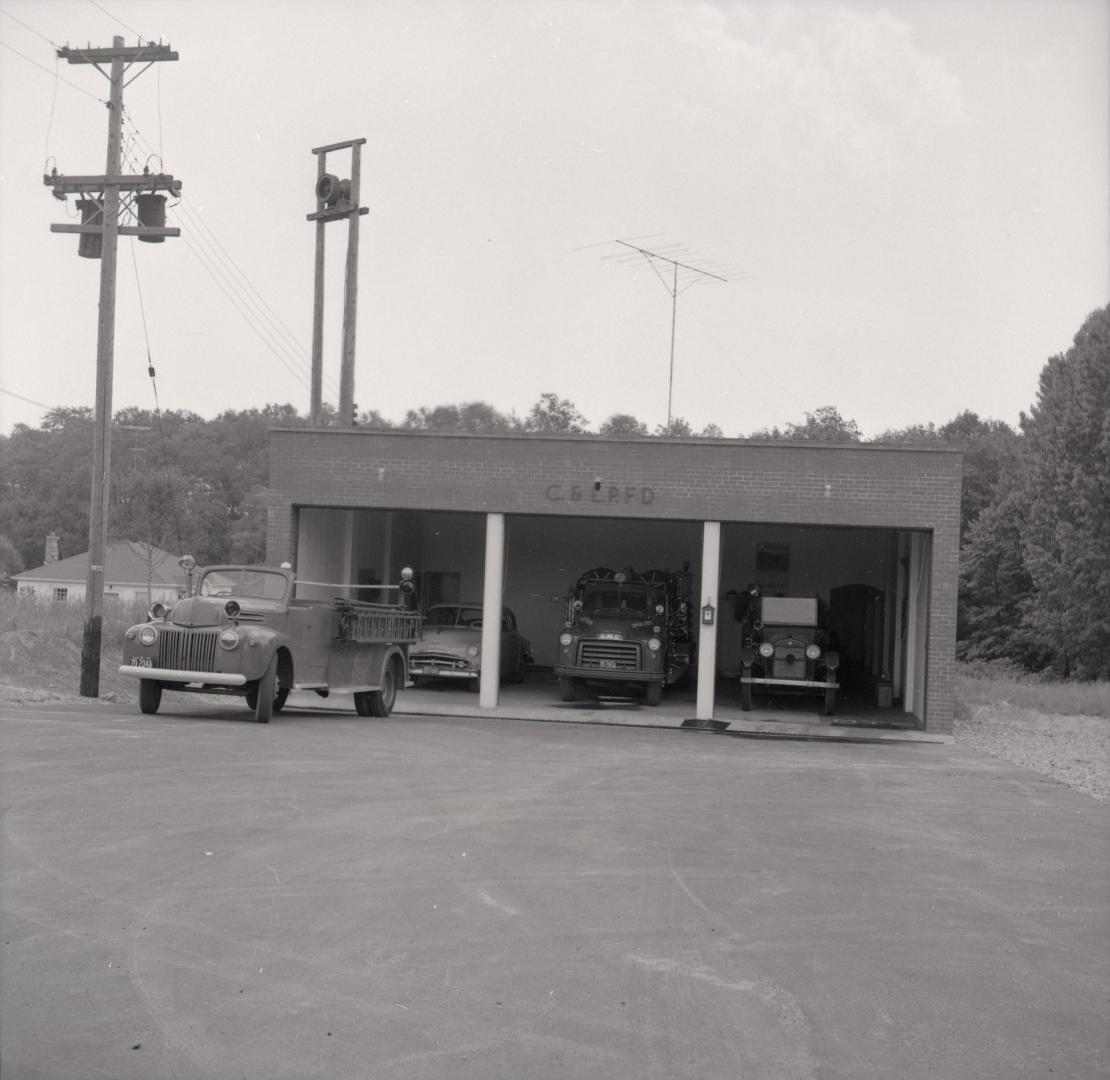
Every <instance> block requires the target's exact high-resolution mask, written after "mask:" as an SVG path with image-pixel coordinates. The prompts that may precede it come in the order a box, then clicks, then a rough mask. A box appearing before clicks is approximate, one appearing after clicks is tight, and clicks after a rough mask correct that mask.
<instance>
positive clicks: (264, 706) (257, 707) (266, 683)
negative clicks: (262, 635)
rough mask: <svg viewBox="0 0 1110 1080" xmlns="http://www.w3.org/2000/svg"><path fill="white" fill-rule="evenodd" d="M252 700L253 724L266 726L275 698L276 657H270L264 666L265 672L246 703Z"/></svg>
mask: <svg viewBox="0 0 1110 1080" xmlns="http://www.w3.org/2000/svg"><path fill="white" fill-rule="evenodd" d="M251 696H253V698H254V719H255V723H258V724H268V723H269V722H270V718H271V717H272V716H273V715H274V703H275V699H276V698H277V656H276V655H274V656H271V657H270V662H269V663H268V664H267V665H266V670H265V672H263V674H262V678H261V679H259V680H258V686H257V687H256V688H255V690H254V691H253V694H252V695H248V697H247V701H248V703H250V698H251Z"/></svg>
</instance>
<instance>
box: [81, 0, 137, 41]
mask: <svg viewBox="0 0 1110 1080" xmlns="http://www.w3.org/2000/svg"><path fill="white" fill-rule="evenodd" d="M89 3H90V4H92V6H93V7H94V8H98V9H99V10H101V11H103V12H104V14H105V15H107V16H108V18H109V19H111V20H112V21H113V22H117V23H119V24H120V26H122V27H123V28H124V30H128V31H130V32H131V33H132V34H134V35H135V37H136V38H137V39H138V42H139V44H140V45H141V44H142V43H143V40H144V39H143V35H142V34H140V33H138V32H137V31H135V30H132V29H131V27H130V26H128V25H127V23H125V22H124V21H123V20H122V19H121V18H119V16H117V15H113V14H112V13H111V12H110V11H109V10H108V9H107V8H106V7H104V6H103V5H101V4H98V3H97V2H96V0H89Z"/></svg>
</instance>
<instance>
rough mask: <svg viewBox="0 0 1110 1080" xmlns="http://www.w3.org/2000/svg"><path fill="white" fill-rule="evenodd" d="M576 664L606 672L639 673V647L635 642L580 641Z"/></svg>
mask: <svg viewBox="0 0 1110 1080" xmlns="http://www.w3.org/2000/svg"><path fill="white" fill-rule="evenodd" d="M578 664H579V666H580V667H592V668H599V669H602V668H603V669H605V670H607V671H611V670H614V669H615V670H617V671H639V670H640V645H639V643H638V642H635V641H582V642H580V643H579V645H578Z"/></svg>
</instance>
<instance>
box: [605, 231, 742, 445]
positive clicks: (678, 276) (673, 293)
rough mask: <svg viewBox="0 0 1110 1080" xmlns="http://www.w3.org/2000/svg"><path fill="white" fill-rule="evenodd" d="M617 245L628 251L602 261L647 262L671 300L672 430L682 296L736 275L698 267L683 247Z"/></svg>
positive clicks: (669, 412) (669, 391) (669, 380)
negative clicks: (703, 284) (676, 354)
mask: <svg viewBox="0 0 1110 1080" xmlns="http://www.w3.org/2000/svg"><path fill="white" fill-rule="evenodd" d="M613 243H614V244H620V245H621V247H623V248H624V249H625V250H624V251H621V252H617V253H616V254H614V255H604V256H602V258H605V259H613V260H615V261H617V262H621V263H626V264H629V263H634V262H639V261H640V260H641V259H644V260H646V261H647V263H648V265H649V266H650V267H651V268H652V270H654V271H655V275H656V277H658V278H659V281H660V282H661V283H662V285H663V288H665V289H666V290H667V293H668V295H669V296H670V298H671V362H670V369H669V372H668V375H667V428H668V429H670V426H671V420H672V408H671V405H672V401H673V399H674V337H675V325H676V324H677V322H678V296H679V293H684V292H685V291H686V290H687V289H689V288H690V287H691V286H693V285H697V284H698V283H699V282H703V281H723V282H727V281H728V278H727V277H725V276H724V275H725V274H727V273H731V272H734V271H731V270H730V269H729V268H727V267H723V268H722V267H718V266H716V265H715V264H713V263H710V264H705V265H702V266H695V265H694V263H693V261H692V256H691V255H690V254H689V253H688V252H687V251H686V249H685V248H684V247H683V246H682V245H681V244H664V245H660V246H657V247H656V248H655V249H654V250H649V249H648V248H645V247H640V246H639V245H638V244H634V243H632V242H631V241H629V240H614V241H613ZM662 268H668V269H667V272H666V273H664V270H663V269H662Z"/></svg>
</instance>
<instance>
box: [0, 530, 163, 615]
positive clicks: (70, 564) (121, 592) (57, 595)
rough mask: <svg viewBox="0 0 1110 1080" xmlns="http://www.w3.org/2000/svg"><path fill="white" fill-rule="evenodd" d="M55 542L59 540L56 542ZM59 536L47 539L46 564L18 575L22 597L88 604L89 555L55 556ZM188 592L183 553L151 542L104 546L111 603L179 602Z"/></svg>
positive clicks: (15, 577)
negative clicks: (181, 561)
mask: <svg viewBox="0 0 1110 1080" xmlns="http://www.w3.org/2000/svg"><path fill="white" fill-rule="evenodd" d="M52 540H53V543H52V542H51V541H52ZM57 550H58V549H57V538H56V537H54V536H53V534H51V536H49V537H47V542H46V557H47V562H46V563H45V565H43V566H40V567H38V568H37V569H35V570H24V571H23V573H21V574H13V575H12V579H13V580H14V581H15V583H16V590H17V592H18V594H19V595H20V596H31V597H34V598H36V599H38V600H50V601H56V602H59V603H68V602H72V601H78V600H79V601H81V602H84V599H85V587H86V583H87V581H88V574H89V553H88V552H87V551H85V552H82V553H81V554H80V555H71V556H70V557H69V558H68V559H58V558H54V559H51V558H50V556H51V555H52V554H54V555H56V553H57ZM184 595H185V571H184V570H182V569H181V567H180V566H178V565H177V556H176V555H171V554H170V553H169V552H168V551H163V550H162V548H159V547H153V546H152V545H150V544H141V543H138V542H137V541H134V540H119V541H116V542H115V543H112V544H109V545H108V546H107V547H106V548H105V550H104V599H105V603H106V604H109V603H111V604H114V603H122V604H128V603H131V602H132V601H140V602H142V603H144V604H149V603H153V602H154V601H155V600H160V601H161V602H162V603H173V602H174V601H176V600H177V599H178V598H179V597H182V596H184Z"/></svg>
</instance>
